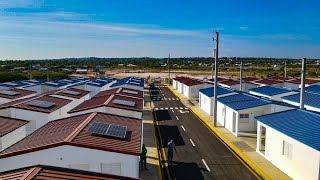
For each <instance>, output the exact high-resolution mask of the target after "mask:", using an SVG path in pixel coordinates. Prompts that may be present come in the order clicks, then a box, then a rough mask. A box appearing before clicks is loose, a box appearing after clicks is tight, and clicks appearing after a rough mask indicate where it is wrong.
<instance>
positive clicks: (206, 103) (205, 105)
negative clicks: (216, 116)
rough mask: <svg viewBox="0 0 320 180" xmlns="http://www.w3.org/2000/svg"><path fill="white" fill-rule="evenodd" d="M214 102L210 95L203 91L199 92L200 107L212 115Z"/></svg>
mask: <svg viewBox="0 0 320 180" xmlns="http://www.w3.org/2000/svg"><path fill="white" fill-rule="evenodd" d="M212 104H213V102H212V100H211V98H210V97H208V96H206V95H204V94H203V93H199V107H200V108H201V109H202V110H204V111H205V112H206V113H207V114H209V115H210V116H212V115H213V106H212Z"/></svg>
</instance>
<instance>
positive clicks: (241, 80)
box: [240, 61, 242, 91]
mask: <svg viewBox="0 0 320 180" xmlns="http://www.w3.org/2000/svg"><path fill="white" fill-rule="evenodd" d="M240 91H242V61H241V63H240Z"/></svg>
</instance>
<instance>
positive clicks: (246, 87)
mask: <svg viewBox="0 0 320 180" xmlns="http://www.w3.org/2000/svg"><path fill="white" fill-rule="evenodd" d="M256 87H258V85H256V84H252V83H245V82H243V83H242V90H243V91H245V92H249V89H252V88H256Z"/></svg>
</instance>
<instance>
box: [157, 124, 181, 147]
mask: <svg viewBox="0 0 320 180" xmlns="http://www.w3.org/2000/svg"><path fill="white" fill-rule="evenodd" d="M158 127H159V129H160V132H161V138H162V142H163V146H164V148H166V147H167V143H168V142H169V141H170V140H171V139H172V140H173V141H174V143H175V144H176V146H183V145H185V142H184V140H183V138H182V136H181V133H180V131H179V128H178V127H177V126H167V125H158Z"/></svg>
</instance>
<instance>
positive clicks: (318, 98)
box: [282, 92, 320, 108]
mask: <svg viewBox="0 0 320 180" xmlns="http://www.w3.org/2000/svg"><path fill="white" fill-rule="evenodd" d="M282 99H283V100H288V101H292V102H295V103H300V93H297V94H294V95H290V96H284V97H282ZM304 104H305V105H307V106H311V107H316V108H320V94H316V93H311V92H305V95H304Z"/></svg>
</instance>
